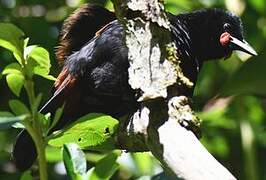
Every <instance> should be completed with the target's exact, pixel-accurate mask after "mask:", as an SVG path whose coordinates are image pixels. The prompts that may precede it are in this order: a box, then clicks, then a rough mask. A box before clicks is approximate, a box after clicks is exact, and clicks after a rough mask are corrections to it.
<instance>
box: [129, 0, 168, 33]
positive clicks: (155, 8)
mask: <svg viewBox="0 0 266 180" xmlns="http://www.w3.org/2000/svg"><path fill="white" fill-rule="evenodd" d="M127 5H128V8H129V9H131V10H132V11H140V12H141V13H142V15H144V17H146V20H150V21H151V22H154V23H157V24H158V25H159V26H161V27H164V28H166V29H168V30H170V22H169V21H168V19H167V16H166V14H165V12H164V6H163V4H162V3H161V2H159V1H158V0H146V1H143V0H128V3H127Z"/></svg>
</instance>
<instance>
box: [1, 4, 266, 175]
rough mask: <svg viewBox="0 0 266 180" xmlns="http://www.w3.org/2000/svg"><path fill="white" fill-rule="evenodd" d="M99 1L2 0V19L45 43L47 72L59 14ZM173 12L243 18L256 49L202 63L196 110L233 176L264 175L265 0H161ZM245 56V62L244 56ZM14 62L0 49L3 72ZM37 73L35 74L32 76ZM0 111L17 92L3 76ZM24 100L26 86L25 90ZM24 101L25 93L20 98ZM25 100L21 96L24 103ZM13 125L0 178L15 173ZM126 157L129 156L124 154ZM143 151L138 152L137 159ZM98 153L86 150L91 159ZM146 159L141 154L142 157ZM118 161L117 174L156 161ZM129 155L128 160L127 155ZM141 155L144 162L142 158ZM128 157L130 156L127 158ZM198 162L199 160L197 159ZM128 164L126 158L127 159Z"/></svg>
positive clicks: (147, 169)
mask: <svg viewBox="0 0 266 180" xmlns="http://www.w3.org/2000/svg"><path fill="white" fill-rule="evenodd" d="M86 2H90V3H92V2H93V3H98V4H101V5H103V6H106V7H107V8H112V5H111V2H110V1H107V0H92V1H85V0H57V1H54V0H46V1H41V0H0V22H12V23H13V24H15V25H17V26H18V27H19V28H20V29H22V30H23V31H24V32H25V34H26V35H27V36H28V37H30V44H39V45H41V46H43V47H45V48H46V49H47V50H48V51H49V52H50V56H51V60H52V69H51V70H52V73H51V74H53V75H54V76H56V75H57V74H58V72H59V70H60V67H59V65H58V64H57V62H56V60H55V56H54V50H55V47H56V46H57V41H58V35H59V32H60V28H61V25H62V22H63V20H64V19H65V18H66V17H67V16H68V15H69V14H70V13H71V12H72V11H73V10H75V9H76V8H77V7H78V6H80V5H81V4H83V3H86ZM165 2H166V8H167V10H168V11H171V12H172V13H181V12H186V11H192V10H194V9H199V8H209V7H220V8H224V9H228V10H230V11H233V12H235V13H236V14H238V15H239V16H241V19H242V20H243V25H244V29H245V32H244V33H245V35H246V39H247V40H248V42H249V43H250V44H252V45H253V46H254V48H255V49H256V50H257V51H258V54H259V56H257V57H255V58H251V59H249V60H247V61H246V62H244V61H245V60H246V59H247V57H246V56H244V55H243V54H234V55H233V56H232V57H231V58H230V59H228V60H226V61H222V60H221V61H218V62H217V61H210V62H208V63H206V64H205V65H204V67H203V70H202V72H201V74H200V78H199V80H198V84H197V87H196V90H195V93H194V97H193V101H194V105H195V107H194V109H195V110H196V111H197V112H198V115H199V117H201V118H202V120H203V123H202V131H203V137H202V142H203V143H204V145H205V146H206V147H207V148H208V150H209V151H210V152H211V153H212V154H213V155H214V156H215V157H216V158H217V159H218V160H219V161H220V162H222V163H223V164H224V165H225V166H226V167H227V168H228V169H229V170H230V171H231V172H232V173H233V174H234V175H235V176H236V177H238V178H239V179H246V180H259V179H265V180H266V171H265V169H266V121H265V117H266V116H265V112H266V111H265V110H266V101H265V95H266V60H265V59H266V51H265V50H266V43H265V42H266V1H265V0H245V1H244V0H194V1H190V0H166V1H165ZM241 60H242V61H241ZM12 61H14V60H13V56H12V54H11V53H9V52H8V51H6V50H4V49H2V48H0V71H2V70H3V68H4V67H5V66H6V65H7V64H9V63H10V62H12ZM36 78H38V77H36ZM36 82H37V84H36V88H37V91H38V92H42V93H43V94H44V97H43V100H45V99H47V98H48V97H49V95H50V93H49V92H50V87H51V86H52V82H51V81H47V80H45V79H42V78H38V79H36ZM0 84H1V85H0V93H1V94H0V111H5V110H8V101H9V100H10V99H14V98H15V96H14V95H13V94H12V93H11V92H10V91H9V89H8V87H7V84H6V81H5V78H2V77H1V75H0ZM21 96H22V99H23V98H24V99H26V98H25V92H22V95H21ZM25 101H26V100H25ZM25 103H26V102H25ZM17 132H18V130H16V129H10V130H8V131H1V132H0V152H1V153H0V179H18V178H19V177H20V173H19V172H17V171H16V170H15V169H14V166H13V164H12V163H11V162H10V155H9V152H10V149H11V147H12V143H13V141H14V139H15V135H16V134H17ZM47 154H48V159H49V161H50V162H51V163H50V167H49V168H50V169H51V171H49V172H50V176H51V177H53V178H56V179H58V178H63V177H64V176H62V175H60V172H61V171H60V170H58V169H60V168H58V167H60V164H58V163H57V162H58V161H59V160H60V156H59V155H58V154H60V153H59V152H58V151H57V150H54V149H48V150H47ZM126 157H127V156H126ZM140 157H141V158H140ZM97 158H98V155H91V154H90V155H88V158H87V160H89V161H90V162H94V161H96V159H97ZM143 158H146V160H145V161H143ZM124 159H126V160H121V162H122V161H123V162H128V163H121V164H124V165H121V167H120V170H119V171H118V172H117V173H116V178H119V179H129V178H135V177H140V176H142V175H151V174H153V173H155V172H157V171H158V166H156V164H157V163H156V161H154V160H153V159H151V158H150V156H149V155H147V154H145V155H143V154H142V155H139V154H136V155H132V156H131V157H130V158H124ZM132 159H133V161H132ZM140 159H142V161H141V160H140ZM132 162H133V163H132ZM195 163H196V162H195ZM128 164H131V165H130V166H129V165H128Z"/></svg>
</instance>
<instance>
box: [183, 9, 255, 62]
mask: <svg viewBox="0 0 266 180" xmlns="http://www.w3.org/2000/svg"><path fill="white" fill-rule="evenodd" d="M187 22H188V24H189V26H190V27H191V28H189V29H190V31H191V32H190V33H191V40H192V43H193V49H194V51H195V52H196V54H197V56H199V57H200V58H201V59H202V60H210V59H218V58H223V57H224V58H228V57H230V55H231V54H232V52H233V51H234V50H240V51H243V52H245V53H248V54H250V55H253V56H256V55H257V53H256V51H255V50H254V49H253V48H252V47H251V46H250V45H249V44H248V43H247V42H246V41H245V40H244V37H243V27H242V22H241V20H240V18H239V17H237V16H236V15H234V14H232V13H230V12H227V11H224V10H221V9H207V10H200V11H195V12H193V13H191V14H190V15H189V16H188V19H187Z"/></svg>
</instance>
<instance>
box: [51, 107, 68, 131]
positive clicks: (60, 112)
mask: <svg viewBox="0 0 266 180" xmlns="http://www.w3.org/2000/svg"><path fill="white" fill-rule="evenodd" d="M64 106H65V105H63V106H62V107H60V108H58V109H57V110H56V112H55V115H54V118H53V121H52V124H51V125H50V127H49V130H48V131H50V130H51V129H53V127H54V126H55V125H56V124H57V122H58V121H59V120H60V117H61V116H62V114H63V110H64Z"/></svg>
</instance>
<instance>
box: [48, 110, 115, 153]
mask: <svg viewBox="0 0 266 180" xmlns="http://www.w3.org/2000/svg"><path fill="white" fill-rule="evenodd" d="M117 125H118V121H117V120H116V119H114V118H112V117H111V116H106V115H103V114H97V113H92V114H88V115H86V116H83V117H81V118H80V119H78V120H77V121H75V122H74V123H72V124H71V125H70V126H69V127H67V128H65V129H63V130H62V131H60V132H59V133H56V134H55V135H53V136H52V137H50V138H49V139H50V140H49V144H50V145H52V146H56V147H62V146H63V144H66V143H71V142H74V143H77V144H78V145H79V146H80V147H81V148H89V147H93V146H96V145H100V144H102V143H104V142H106V141H110V140H111V139H110V138H111V136H112V135H113V134H114V132H115V130H116V128H117Z"/></svg>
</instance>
